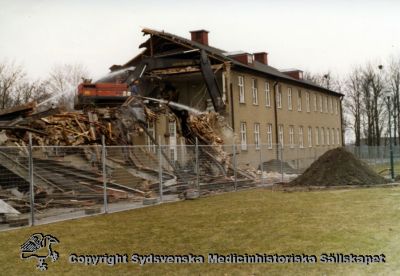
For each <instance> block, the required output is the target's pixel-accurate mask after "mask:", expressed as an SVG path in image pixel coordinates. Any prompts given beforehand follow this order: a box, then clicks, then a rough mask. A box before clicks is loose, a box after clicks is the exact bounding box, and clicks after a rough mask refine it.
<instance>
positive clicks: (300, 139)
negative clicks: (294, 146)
mask: <svg viewBox="0 0 400 276" xmlns="http://www.w3.org/2000/svg"><path fill="white" fill-rule="evenodd" d="M299 147H300V148H301V149H302V148H304V129H303V126H299Z"/></svg>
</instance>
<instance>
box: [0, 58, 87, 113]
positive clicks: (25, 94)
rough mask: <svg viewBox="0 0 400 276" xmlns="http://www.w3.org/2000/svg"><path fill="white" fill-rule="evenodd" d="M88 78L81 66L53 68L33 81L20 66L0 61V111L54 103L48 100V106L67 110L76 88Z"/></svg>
mask: <svg viewBox="0 0 400 276" xmlns="http://www.w3.org/2000/svg"><path fill="white" fill-rule="evenodd" d="M88 75H89V73H88V70H87V69H86V68H85V67H84V66H83V65H81V64H62V65H54V66H53V68H52V69H51V71H50V73H49V74H48V76H47V77H46V78H44V79H37V80H32V79H30V78H29V77H28V75H27V73H26V71H25V69H24V68H23V66H22V65H20V64H17V63H16V62H15V61H8V60H3V61H0V110H2V109H7V108H11V107H14V106H17V105H21V104H25V103H28V102H31V101H36V102H38V103H40V102H44V101H45V100H47V99H50V98H51V97H54V101H51V100H50V101H49V102H48V105H51V104H53V105H56V106H58V107H63V108H65V109H67V110H70V109H72V108H73V98H74V95H75V91H76V89H77V87H78V84H79V83H80V82H82V78H87V77H88ZM56 95H57V96H56Z"/></svg>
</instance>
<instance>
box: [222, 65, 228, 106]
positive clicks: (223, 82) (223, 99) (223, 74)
mask: <svg viewBox="0 0 400 276" xmlns="http://www.w3.org/2000/svg"><path fill="white" fill-rule="evenodd" d="M226 99H227V97H226V73H225V72H223V73H222V101H223V102H224V103H225V102H226Z"/></svg>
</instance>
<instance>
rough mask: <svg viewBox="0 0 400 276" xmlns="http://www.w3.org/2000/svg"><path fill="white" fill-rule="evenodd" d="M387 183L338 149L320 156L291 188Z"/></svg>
mask: <svg viewBox="0 0 400 276" xmlns="http://www.w3.org/2000/svg"><path fill="white" fill-rule="evenodd" d="M387 182H388V181H387V180H386V179H385V178H383V177H382V176H380V175H378V174H377V173H375V172H374V171H373V170H372V169H370V168H369V167H368V165H367V164H365V163H364V162H362V161H360V160H359V159H357V158H356V157H355V156H354V155H353V154H351V153H350V152H348V151H346V150H345V149H343V148H336V149H333V150H329V151H327V152H326V153H324V154H323V155H322V156H320V157H319V158H318V159H317V160H316V161H315V162H314V163H312V164H311V166H310V167H309V168H308V169H307V170H306V171H305V172H304V173H303V174H302V175H300V176H299V177H297V178H296V179H294V180H293V181H291V182H290V183H289V186H345V185H374V184H384V183H387Z"/></svg>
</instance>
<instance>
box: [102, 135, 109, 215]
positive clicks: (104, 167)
mask: <svg viewBox="0 0 400 276" xmlns="http://www.w3.org/2000/svg"><path fill="white" fill-rule="evenodd" d="M101 164H102V171H103V190H104V192H103V193H104V213H105V214H107V213H108V202H107V171H106V170H107V168H106V141H105V137H104V135H102V136H101Z"/></svg>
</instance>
